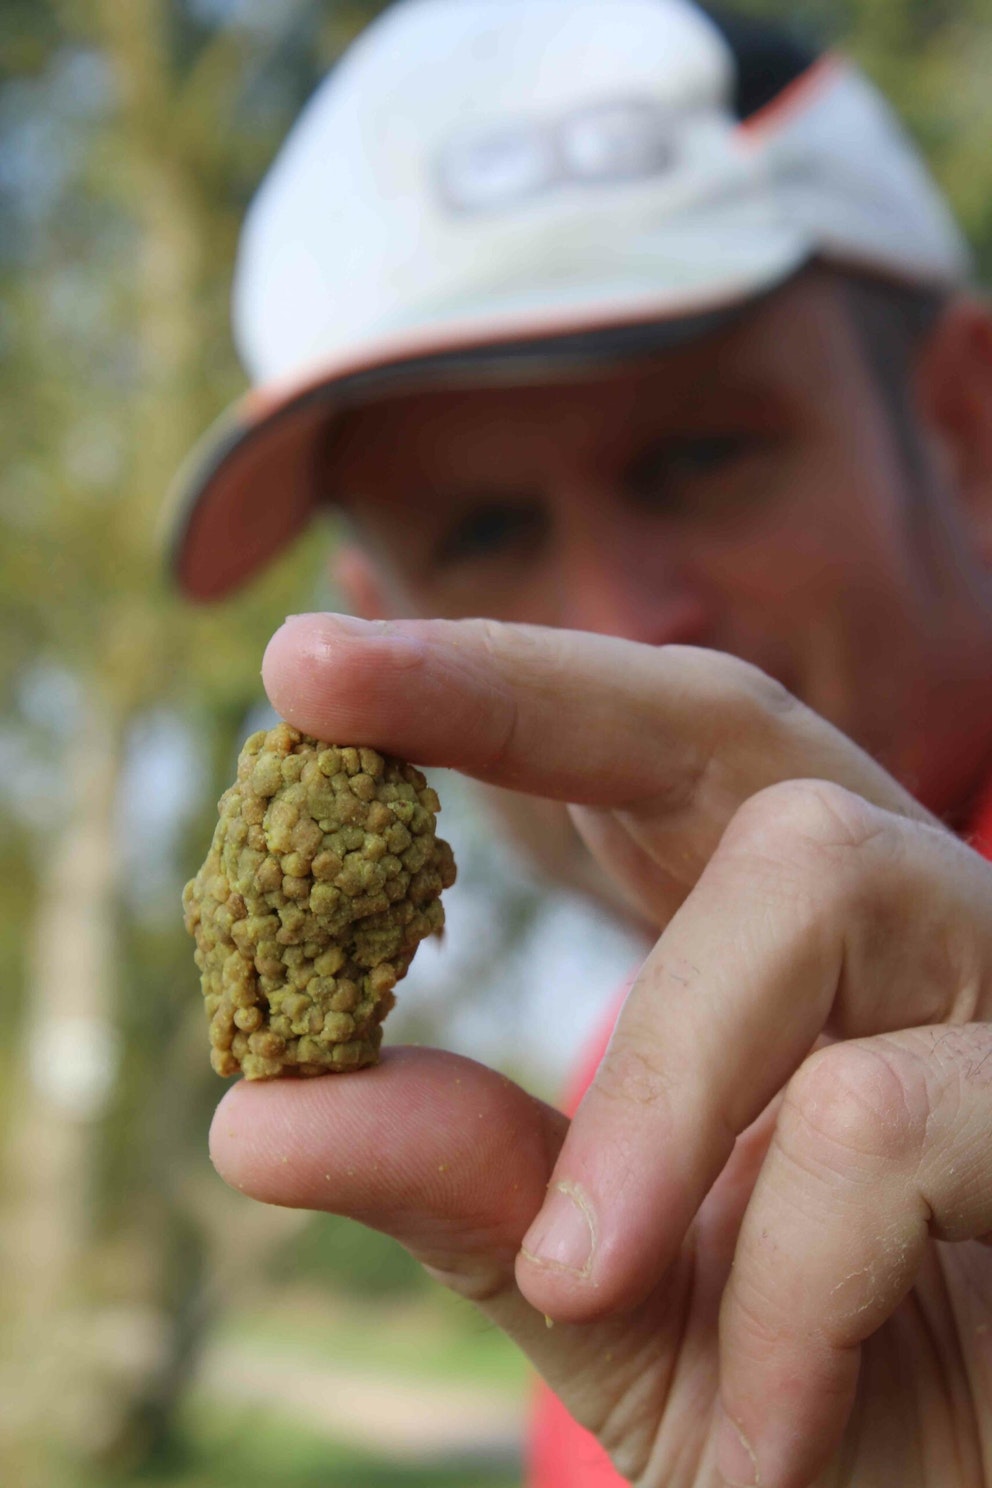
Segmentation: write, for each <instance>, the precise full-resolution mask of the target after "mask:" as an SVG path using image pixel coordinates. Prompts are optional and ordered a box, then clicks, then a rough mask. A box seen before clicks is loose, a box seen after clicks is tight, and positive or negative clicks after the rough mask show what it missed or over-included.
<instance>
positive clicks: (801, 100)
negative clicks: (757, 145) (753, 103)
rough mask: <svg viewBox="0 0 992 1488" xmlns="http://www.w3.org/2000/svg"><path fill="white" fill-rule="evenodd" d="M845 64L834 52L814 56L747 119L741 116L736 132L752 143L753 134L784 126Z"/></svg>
mask: <svg viewBox="0 0 992 1488" xmlns="http://www.w3.org/2000/svg"><path fill="white" fill-rule="evenodd" d="M845 67H846V63H845V61H844V58H843V57H842V56H841V55H840V54H839V53H838V52H827V53H826V54H825V55H824V56H822V57H818V58H817V60H816V61H815V62H813V63H811V64H810V66H809V67H807V69H806V71H805V72H801V73H800V74H799V76H798V77H797V78H794V79H793V81H792V82H791V83H788V84H787V85H786V86H785V87H784V88H783V89H782V91H781V93H779V94H778V95H777V97H775V98H773V99H772V100H771V102H769V103H766V104H765V105H764V107H763V108H760V109H758V111H757V113H754V114H751V116H750V117H749V118H747V119H742V120H741V122H740V123H739V124H738V126H737V133H738V134H739V135H743V136H744V137H745V138H746V139H747V140H748V141H749V142H754V137H755V135H761V134H770V133H774V132H775V131H777V130H779V129H782V128H784V126H785V125H786V124H788V122H789V120H790V119H791V118H793V117H794V116H795V115H796V114H798V113H801V112H802V110H803V109H805V108H808V107H809V105H810V104H811V103H812V101H813V95H814V94H816V93H819V92H822V91H823V89H824V88H826V87H827V86H829V84H830V83H832V82H833V81H834V80H835V77H836V75H837V74H839V73H841V72H843V71H844V70H845Z"/></svg>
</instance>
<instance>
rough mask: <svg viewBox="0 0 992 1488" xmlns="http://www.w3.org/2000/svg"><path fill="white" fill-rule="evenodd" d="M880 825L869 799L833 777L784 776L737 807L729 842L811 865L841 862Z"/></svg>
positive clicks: (748, 851) (749, 852)
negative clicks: (793, 777) (794, 778)
mask: <svg viewBox="0 0 992 1488" xmlns="http://www.w3.org/2000/svg"><path fill="white" fill-rule="evenodd" d="M879 830H880V822H879V813H878V812H877V811H876V810H875V808H874V807H872V806H870V805H869V804H868V802H867V801H864V800H862V799H861V797H859V796H856V795H854V794H853V793H852V792H851V791H848V790H846V789H845V788H844V787H843V786H840V785H835V784H833V783H832V782H831V781H828V780H784V781H779V782H777V783H776V784H775V785H769V786H765V787H764V789H763V790H760V791H758V792H756V793H755V794H754V795H753V796H750V797H749V798H748V799H747V800H746V801H745V802H744V803H743V804H742V805H741V806H739V807H738V809H737V811H736V812H735V814H734V816H733V818H732V820H731V822H730V825H729V826H728V828H727V831H726V833H725V834H724V841H723V846H724V848H725V850H727V851H729V852H732V853H734V855H735V856H736V855H744V856H759V857H762V858H773V859H775V860H776V861H779V862H787V863H791V864H793V865H795V866H797V867H800V868H803V869H805V870H815V871H816V872H817V873H818V874H819V873H821V872H822V871H823V868H824V865H825V862H828V861H829V862H830V863H831V864H833V865H834V866H835V868H839V867H840V866H842V865H843V864H844V863H845V862H847V861H850V860H851V858H852V856H853V855H856V853H857V851H858V849H860V848H862V847H863V846H864V845H865V844H866V843H867V842H868V841H870V840H871V839H872V838H873V837H874V836H876V835H877V833H878V831H879Z"/></svg>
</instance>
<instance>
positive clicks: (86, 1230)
mask: <svg viewBox="0 0 992 1488" xmlns="http://www.w3.org/2000/svg"><path fill="white" fill-rule="evenodd" d="M381 8H382V7H381V4H379V3H377V0H0V82H2V84H3V87H2V91H0V448H2V451H3V458H2V467H0V534H2V540H0V578H2V583H0V605H2V611H3V630H2V636H3V640H2V646H0V956H2V964H3V970H4V974H3V977H2V978H0V1009H2V1016H0V1159H2V1169H0V1172H2V1188H0V1201H2V1209H0V1243H2V1254H0V1277H2V1284H0V1328H2V1332H0V1481H2V1482H3V1483H5V1484H10V1485H12V1488H92V1485H98V1484H99V1485H105V1484H115V1483H119V1484H135V1485H137V1484H145V1483H157V1484H160V1485H173V1488H194V1485H195V1488H207V1485H211V1488H213V1485H216V1488H226V1485H231V1484H237V1485H239V1488H265V1485H275V1484H279V1485H281V1488H317V1485H322V1488H345V1485H347V1488H385V1485H395V1488H415V1485H423V1488H426V1485H428V1484H429V1485H431V1488H446V1485H450V1488H455V1485H457V1488H511V1485H514V1484H518V1483H519V1481H520V1472H519V1466H518V1462H519V1441H520V1432H521V1423H522V1421H523V1419H524V1415H525V1409H526V1398H527V1393H528V1391H529V1389H530V1381H529V1379H528V1376H527V1373H526V1369H525V1366H524V1365H523V1364H522V1362H521V1361H520V1360H519V1359H518V1358H517V1357H516V1355H515V1353H514V1351H513V1350H512V1349H511V1348H510V1346H509V1345H508V1344H506V1343H504V1341H503V1340H502V1339H501V1338H500V1336H499V1335H497V1334H496V1333H495V1332H494V1331H493V1330H492V1329H490V1328H488V1327H487V1326H486V1325H485V1324H483V1323H482V1322H481V1321H480V1320H479V1319H478V1318H476V1317H475V1316H474V1315H473V1314H472V1313H471V1311H470V1310H469V1309H468V1308H467V1307H466V1306H464V1305H463V1304H459V1303H457V1302H456V1301H454V1300H453V1299H452V1298H450V1297H448V1296H447V1295H442V1294H441V1293H440V1292H439V1291H438V1290H437V1289H435V1288H433V1287H431V1286H430V1285H429V1284H428V1283H427V1282H426V1281H425V1280H423V1279H422V1278H421V1276H420V1274H419V1272H418V1270H417V1268H416V1267H415V1266H414V1265H413V1263H412V1262H410V1261H408V1259H407V1258H406V1256H405V1255H404V1254H403V1253H402V1252H400V1251H399V1250H398V1249H397V1248H395V1247H394V1246H392V1245H391V1244H390V1243H389V1242H387V1241H385V1240H380V1239H379V1237H377V1236H374V1235H368V1234H366V1233H364V1232H361V1231H359V1230H358V1229H356V1228H353V1227H350V1226H348V1225H346V1224H344V1223H342V1222H340V1221H337V1220H335V1219H334V1218H331V1217H328V1216H319V1217H312V1216H307V1215H302V1214H296V1213H293V1212H289V1211H281V1210H271V1209H266V1208H263V1207H261V1206H258V1205H254V1204H252V1203H251V1202H250V1201H248V1200H245V1199H242V1198H241V1197H240V1196H238V1195H236V1194H234V1193H232V1192H230V1191H228V1190H227V1189H226V1188H225V1187H224V1186H223V1185H222V1184H221V1183H220V1181H219V1180H218V1179H217V1178H216V1177H215V1175H214V1174H213V1171H212V1169H211V1167H210V1164H209V1162H208V1159H207V1157H206V1145H205V1138H206V1129H207V1125H208V1122H209V1118H210V1114H211V1111H212V1109H213V1107H214V1105H215V1104H216V1101H217V1098H218V1096H219V1094H220V1090H221V1086H220V1083H219V1082H218V1081H217V1079H216V1077H215V1076H213V1075H212V1073H211V1072H210V1070H209V1067H208V1064H207V1048H206V1034H205V1019H204V1014H203V1009H202V1002H201V1000H200V994H199V989H198V980H197V976H196V973H195V969H194V967H193V962H192V947H191V944H190V942H189V941H188V939H187V938H186V936H185V934H184V933H183V930H182V925H181V915H180V910H179V895H180V890H181V887H182V884H183V883H184V881H185V880H186V878H188V877H189V876H190V875H191V874H192V873H193V872H194V871H195V869H196V867H197V866H198V864H199V862H200V860H201V859H202V857H203V855H204V853H205V850H206V847H207V844H208V842H209V839H210V835H211V832H212V827H213V821H214V819H215V802H216V799H217V796H218V795H219V794H220V791H221V790H222V789H223V787H224V786H225V785H226V784H227V782H228V780H229V778H230V777H231V775H232V772H233V766H234V760H235V756H236V753H237V749H238V746H239V744H240V742H241V740H242V738H243V736H244V735H245V734H246V733H248V732H249V731H250V730H251V729H252V728H256V727H259V726H260V725H262V724H264V723H265V722H267V721H268V715H267V713H266V711H265V704H264V698H263V696H262V692H261V685H260V682H259V661H260V657H261V652H262V649H263V647H264V645H265V642H266V640H267V638H268V636H269V635H270V634H271V632H272V630H273V629H274V628H275V627H276V626H277V625H278V624H279V622H280V621H281V619H282V617H283V616H284V615H285V614H286V613H288V612H291V611H295V610H301V609H309V608H317V607H322V606H326V605H328V604H331V603H333V602H334V596H333V594H332V592H331V591H330V589H329V588H328V585H327V581H326V578H325V576H324V566H325V562H326V557H327V552H328V549H329V546H330V545H331V544H333V541H334V532H333V530H332V529H329V528H328V527H324V528H323V529H322V530H321V531H319V532H314V533H313V534H312V535H311V537H310V538H309V539H308V540H307V541H306V542H305V543H304V544H303V545H302V546H301V547H299V548H297V549H296V550H295V551H294V552H293V553H292V554H290V555H289V557H288V558H287V559H285V560H284V561H283V562H282V563H281V564H280V565H279V566H278V568H277V569H276V570H275V571H274V572H272V573H271V574H269V575H268V576H267V577H266V578H265V579H264V581H262V582H261V583H259V584H258V585H256V586H255V588H254V589H253V590H252V591H251V593H250V594H248V595H247V596H245V597H243V598H239V599H238V600H236V601H233V602H230V603H225V604H224V605H222V606H220V607H216V608H213V609H210V610H200V611H195V612H194V611H191V610H189V609H187V608H185V607H184V606H182V605H180V604H179V603H178V602H177V601H176V600H175V598H174V597H173V596H171V595H170V593H169V592H168V588H167V586H166V584H165V582H164V579H163V577H162V572H161V558H160V554H159V552H158V549H157V546H156V525H157V514H158V511H159V508H160V506H161V504H162V500H163V494H164V492H165V490H166V488H167V487H168V485H169V483H170V481H171V478H172V476H173V475H174V473H175V470H176V468H177V467H178V465H179V464H180V463H181V461H182V459H183V457H184V455H185V454H186V453H187V451H188V450H189V448H190V446H191V445H192V444H193V442H194V441H195V440H196V438H197V437H198V436H199V435H200V433H201V432H202V431H203V429H204V428H205V427H206V425H207V424H208V423H209V422H210V420H211V419H212V418H213V417H214V416H215V415H216V414H217V413H218V412H219V411H220V410H221V409H222V408H223V407H224V406H225V405H226V404H227V403H228V402H229V401H230V400H231V399H232V398H233V397H235V396H237V395H238V394H239V393H240V392H241V391H242V389H243V378H242V375H241V373H240V371H239V369H238V367H237V364H236V362H235V358H234V354H233V351H232V347H231V342H230V336H229V330H228V292H229V284H230V275H231V266H232V259H233V253H234V248H235V243H236V237H237V231H238V225H239V221H240V218H241V215H242V213H243V210H244V208H245V206H246V203H247V201H248V199H249V197H250V195H251V193H252V191H253V189H254V187H255V185H256V183H257V182H258V180H259V179H260V177H261V175H262V174H263V172H264V170H265V168H266V166H267V164H268V162H269V160H270V159H271V157H272V155H273V153H274V151H275V149H276V147H277V145H278V143H279V141H280V140H281V138H282V137H283V135H284V134H285V132H286V130H287V129H288V127H289V125H290V123H291V121H292V119H293V117H294V116H295V114H296V112H297V111H298V109H299V107H300V105H301V104H302V102H303V101H304V100H305V99H306V98H307V96H308V95H309V93H310V92H311V91H312V89H313V88H314V86H315V85H316V83H317V81H318V80H319V79H320V78H321V77H322V75H323V74H324V73H325V72H326V71H327V69H328V68H329V67H331V66H332V65H333V63H334V61H335V58H336V57H337V56H338V54H339V53H340V51H341V49H342V48H343V47H344V46H345V45H346V44H347V42H348V41H349V40H350V38H351V37H352V36H353V35H354V34H355V33H356V32H357V31H358V30H359V29H360V28H361V27H362V25H364V23H365V22H366V21H367V20H368V19H369V18H370V17H371V16H372V15H374V14H375V13H376V12H377V11H378V10H379V9H381ZM738 8H739V9H742V10H748V11H751V12H752V13H764V14H776V15H780V16H781V15H788V16H790V17H791V18H792V19H793V21H794V22H795V23H796V24H797V26H799V27H800V28H801V29H805V30H806V31H807V32H808V33H811V34H812V35H813V36H814V38H816V39H818V40H821V41H823V40H832V41H836V42H838V43H840V44H841V45H843V46H844V47H845V48H846V49H847V50H849V51H850V52H852V53H853V54H854V55H855V56H856V57H857V58H858V59H859V60H860V61H861V63H862V64H863V65H864V66H865V67H866V68H867V70H868V71H869V73H870V74H871V75H872V76H873V77H874V78H875V80H876V81H877V82H878V83H879V84H880V85H881V86H882V88H883V89H884V90H885V91H886V92H887V93H888V95H889V97H890V99H891V100H892V101H893V102H894V103H895V105H896V106H897V108H898V109H899V110H900V111H901V113H902V115H903V117H904V118H905V119H906V120H907V122H908V123H909V125H910V127H911V129H912V130H913V132H914V133H915V135H916V137H917V139H918V141H919V142H920V144H921V145H922V147H923V150H924V153H925V154H926V156H927V158H928V159H929V161H930V163H931V166H932V168H933V170H934V171H935V173H936V176H937V178H938V180H939V181H940V183H941V184H942V186H943V188H944V189H945V191H946V192H947V194H948V196H949V198H950V200H951V203H952V205H953V206H954V208H955V209H956V211H957V213H958V215H959V217H960V219H961V221H962V223H963V225H964V227H965V229H966V231H967V232H968V234H969V236H970V238H971V241H972V243H973V245H974V247H975V250H976V252H977V255H978V259H979V263H980V266H981V270H982V274H983V277H984V280H985V282H986V283H987V282H989V278H990V274H992V89H990V88H989V78H990V77H992V18H990V14H989V8H988V0H794V3H792V4H789V3H786V0H750V3H745V0H740V3H739V5H738ZM436 783H438V784H439V786H440V789H441V793H442V798H443V800H444V802H445V817H444V826H445V828H446V833H445V835H447V836H449V837H450V838H451V840H452V841H453V843H454V845H455V849H456V855H457V857H458V859H459V864H460V868H461V876H460V881H459V884H458V886H457V887H456V889H455V890H454V891H453V892H452V894H451V895H450V896H449V903H450V910H449V925H450V930H449V935H448V939H447V943H446V945H445V946H444V947H443V949H441V950H438V949H436V948H435V947H433V946H431V947H426V948H425V949H424V951H423V952H422V954H421V957H420V958H419V959H418V963H417V966H416V967H415V969H414V971H413V972H412V973H411V976H410V978H409V979H408V981H407V983H405V984H404V988H403V989H401V990H402V994H403V995H402V998H401V1007H400V1008H399V1009H398V1010H397V1012H396V1014H394V1016H393V1018H392V1019H391V1020H390V1033H391V1036H392V1038H393V1040H394V1041H395V1040H397V1039H406V1040H416V1041H425V1042H428V1041H429V1042H432V1043H439V1044H442V1045H445V1046H447V1047H452V1048H457V1049H460V1050H463V1051H465V1052H470V1053H472V1054H473V1055H474V1056H475V1057H478V1058H481V1059H484V1060H487V1061H488V1062H490V1063H493V1064H496V1065H498V1066H499V1067H501V1068H503V1069H505V1070H507V1072H509V1073H511V1074H513V1075H514V1076H515V1077H516V1078H519V1079H521V1080H522V1081H524V1082H525V1083H526V1084H528V1085H529V1086H530V1087H531V1088H533V1089H535V1090H538V1091H539V1092H540V1093H541V1094H543V1095H545V1096H548V1097H549V1098H554V1095H555V1092H556V1091H557V1089H558V1088H559V1084H560V1081H561V1079H562V1076H563V1073H564V1070H565V1068H566V1065H567V1063H568V1061H569V1059H570V1058H571V1057H572V1056H573V1055H574V1052H575V1050H576V1049H577V1048H578V1046H579V1045H580V1043H581V1042H582V1040H583V1039H584V1038H585V1037H586V1036H587V1034H588V1033H589V1032H590V1030H591V1028H592V1026H593V1024H594V1023H595V1021H596V1018H597V1014H598V1012H599V1010H600V1008H601V1006H602V1004H603V1002H604V1000H605V999H606V998H607V997H608V996H609V994H610V992H611V990H612V988H613V987H614V986H615V984H616V982H617V981H618V980H619V979H620V978H621V977H622V975H623V974H624V973H625V972H626V971H627V970H628V968H629V967H630V966H631V964H632V963H633V962H634V961H635V960H636V958H637V956H638V954H639V947H638V946H637V945H636V944H635V943H634V942H633V941H632V940H630V939H629V938H628V937H627V936H625V935H624V933H623V932H622V931H620V930H619V929H618V928H616V927H614V926H612V925H611V924H609V923H608V922H607V921H605V920H602V919H599V918H597V917H596V916H595V915H591V914H590V913H589V911H588V909H587V907H585V906H582V907H581V908H580V907H578V906H576V905H575V904H574V903H573V902H571V901H570V900H569V899H567V898H566V897H563V896H562V895H560V894H557V893H552V892H549V891H547V890H546V889H544V888H543V887H542V886H541V885H539V884H537V883H536V881H535V880H533V879H532V878H531V877H530V876H529V875H528V873H527V871H526V870H525V869H524V868H523V866H522V865H521V864H520V863H518V862H517V861H515V860H514V859H513V858H512V857H510V856H509V855H508V853H507V852H506V850H504V849H502V848H500V847H498V846H496V845H495V844H494V842H493V841H492V840H491V838H490V835H489V828H488V825H487V823H486V822H485V821H484V820H482V819H480V818H479V817H478V816H477V815H475V813H474V812H473V809H472V806H471V802H470V801H469V800H468V799H467V796H466V793H465V791H464V789H463V788H461V787H460V786H459V782H457V781H455V780H441V781H440V782H436ZM522 1018H526V1020H527V1026H528V1030H529V1033H530V1037H529V1038H528V1040H527V1041H526V1043H527V1045H528V1048H527V1049H524V1048H523V1047H522V1041H521V1039H520V1036H519V1028H520V1021H521V1019H522Z"/></svg>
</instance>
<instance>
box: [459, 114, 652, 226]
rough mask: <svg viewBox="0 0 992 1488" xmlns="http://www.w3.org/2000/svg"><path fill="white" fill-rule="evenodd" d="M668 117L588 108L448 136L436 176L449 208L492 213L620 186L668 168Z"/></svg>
mask: <svg viewBox="0 0 992 1488" xmlns="http://www.w3.org/2000/svg"><path fill="white" fill-rule="evenodd" d="M675 153H676V152H675V140H674V128H673V120H672V116H671V112H670V110H669V109H667V108H665V107H664V106H663V105H660V104H658V103H655V102H653V101H651V100H650V99H617V100H614V101H609V102H603V103H598V104H592V105H588V106H586V107H585V108H581V109H574V110H572V111H570V112H569V113H567V114H563V115H562V116H561V117H560V118H558V119H542V120H518V121H516V122H512V123H504V124H500V125H498V126H496V127H493V128H492V129H489V130H484V131H475V132H473V133H471V134H463V135H459V136H455V137H454V138H453V139H450V140H449V141H448V142H447V143H446V144H445V145H444V146H443V147H442V149H441V151H440V152H439V154H438V157H437V161H436V166H435V179H436V182H437V188H438V192H439V195H440V197H441V200H442V201H443V203H444V205H445V206H446V207H447V208H448V209H449V210H451V211H455V212H487V211H496V210H498V209H499V208H501V207H504V206H509V205H510V204H512V203H514V202H519V201H523V200H525V199H526V198H528V197H534V196H543V195H545V194H546V193H548V192H550V191H554V190H555V189H557V188H559V187H562V186H565V185H579V186H582V185H588V186H602V185H609V184H616V185H622V184H625V183H628V182H630V181H637V180H642V179H646V178H647V177H650V176H656V175H660V174H662V173H664V172H665V171H667V170H669V169H671V166H672V163H673V161H674V158H675Z"/></svg>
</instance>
